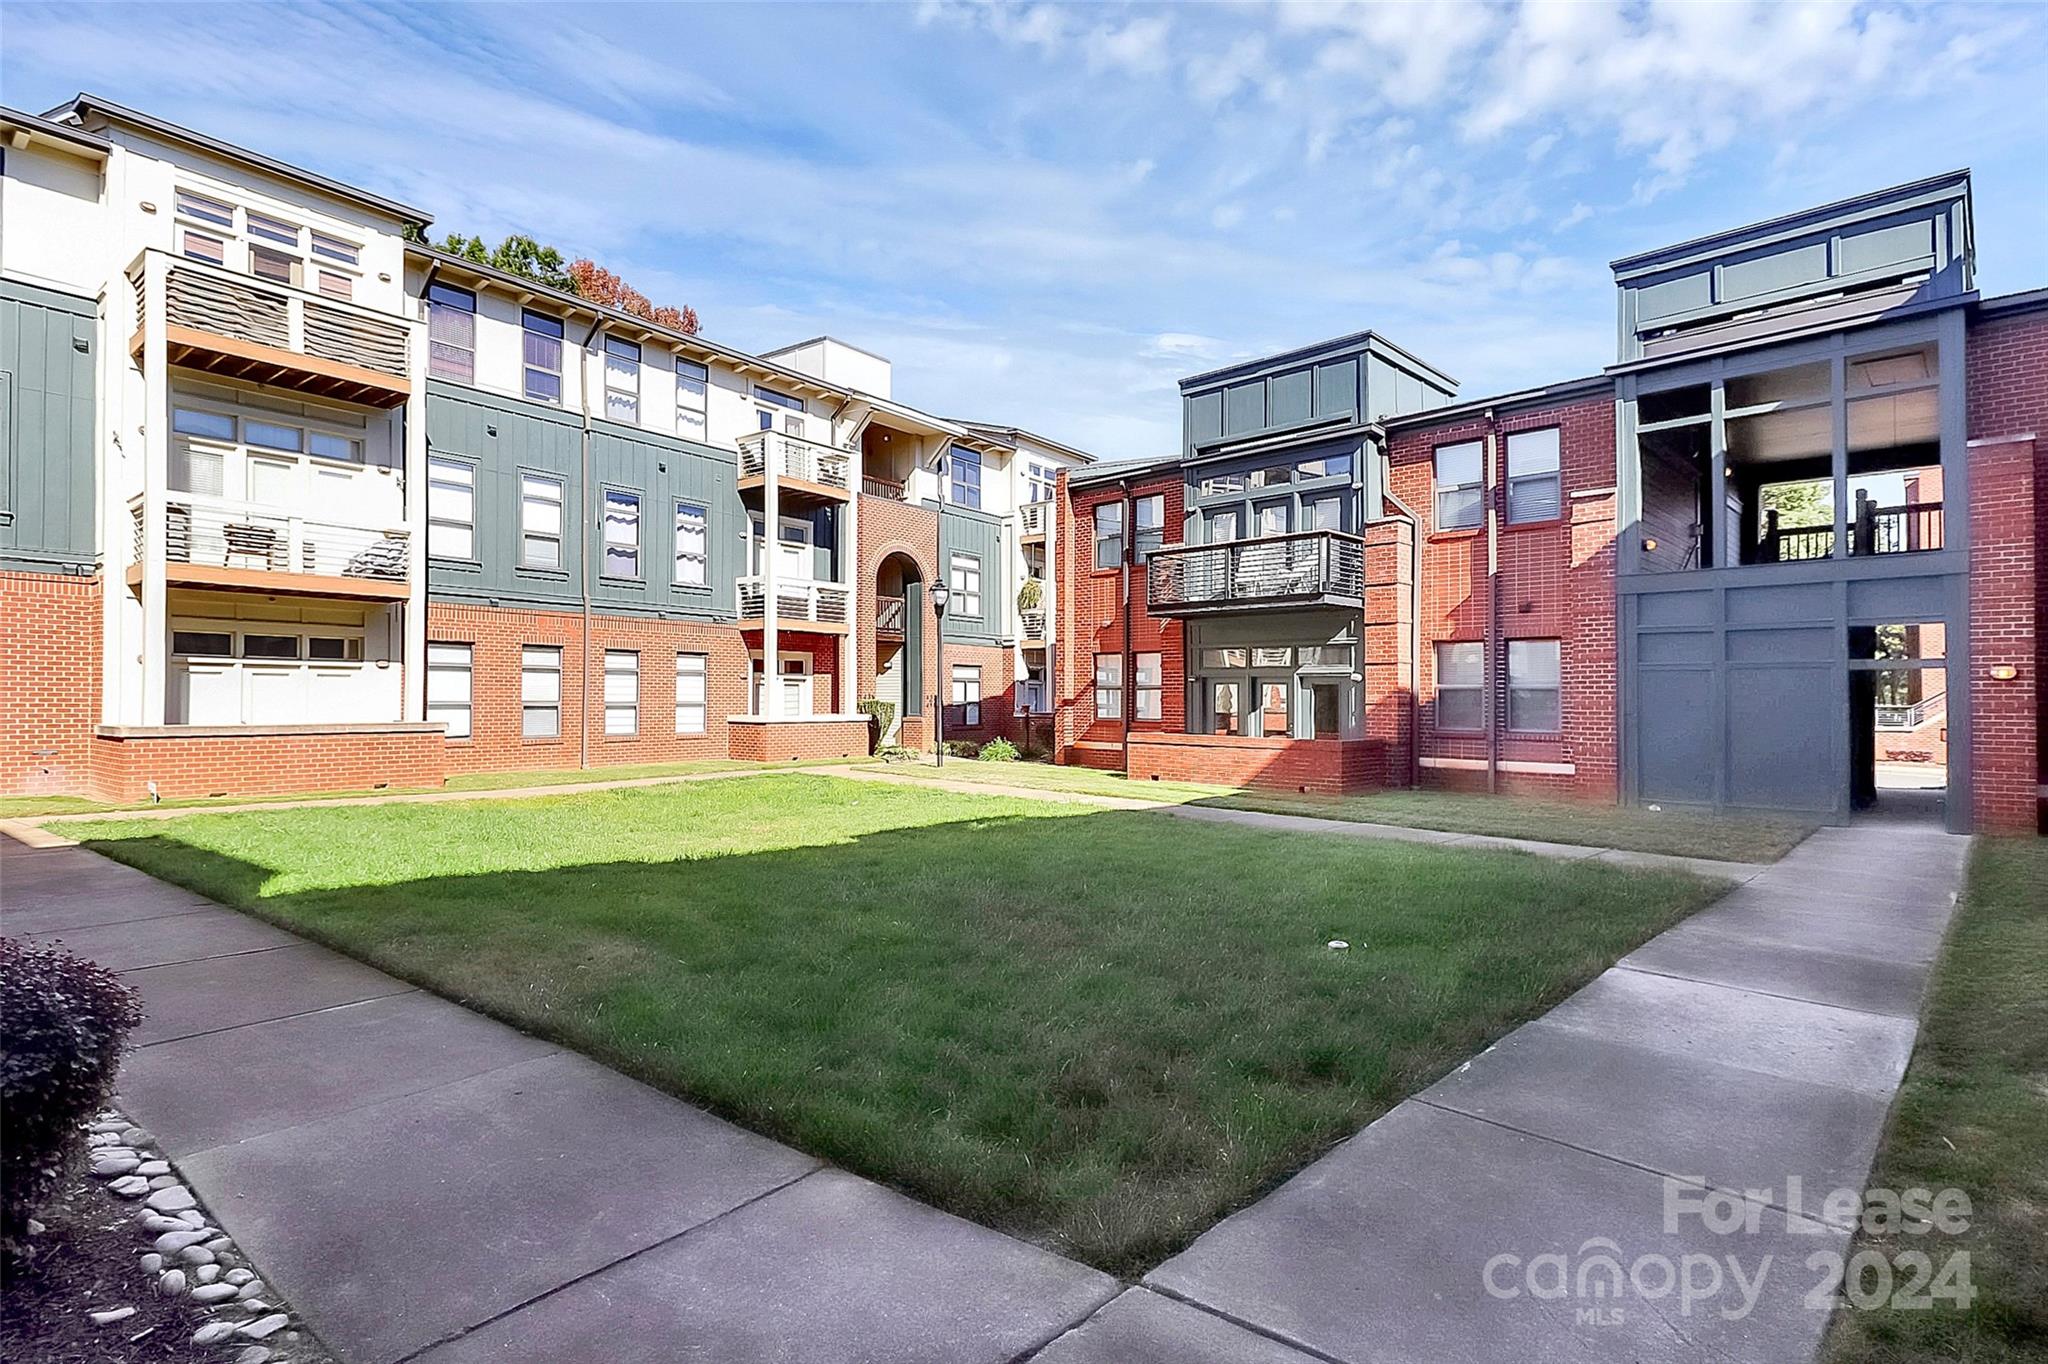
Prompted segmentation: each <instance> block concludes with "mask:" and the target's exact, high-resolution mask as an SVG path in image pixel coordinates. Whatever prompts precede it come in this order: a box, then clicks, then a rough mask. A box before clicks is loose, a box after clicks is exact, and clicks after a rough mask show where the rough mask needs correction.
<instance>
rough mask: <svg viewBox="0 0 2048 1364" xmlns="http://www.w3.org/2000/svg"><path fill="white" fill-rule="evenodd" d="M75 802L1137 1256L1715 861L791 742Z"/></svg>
mask: <svg viewBox="0 0 2048 1364" xmlns="http://www.w3.org/2000/svg"><path fill="white" fill-rule="evenodd" d="M69 832H72V833H74V834H76V835H77V836H79V837H81V838H84V839H86V840H89V841H90V844H91V846H92V847H94V848H96V849H97V850H99V851H101V852H105V853H107V854H109V855H111V856H114V857H116V858H119V859H121V860H123V861H126V862H130V863H132V864H134V865H136V866H139V867H141V868H143V869H144V870H147V871H150V872H153V873H155V874H157V875H160V876H163V877H165V878H166V879H169V880H173V881H176V882H179V883H180V884H183V885H186V886H190V887H192V888H193V889H195V890H198V891H201V892H202V893H204V894H207V895H210V896H213V897H215V898H217V899H220V900H223V901H225V902H227V903H230V904H235V905H239V906H243V907H245V908H249V909H251V910H253V911H254V912H256V913H257V914H259V915H261V916H263V917H265V918H268V919H271V920H274V921H276V922H278V923H280V924H283V925H285V926H287V927H290V928H292V929H294V930H297V931H299V932H302V933H305V934H306V935H307V936H309V937H313V938H317V939H319V940H321V941H323V942H327V943H330V944H332V945H334V946H336V947H339V948H341V949H342V950H344V951H348V952H351V953H353V954H354V955H356V956H359V957H362V958H363V959H365V960H367V961H370V962H372V963H374V964H376V965H378V966H380V967H382V968H384V969H385V970H388V971H391V972H392V973H394V974H396V975H399V976H402V977H404V978H406V979H408V980H411V981H414V982H416V983H418V984H421V985H424V986H426V987H428V988H430V989H434V990H437V991H439V992H440V993H442V994H445V995H447V996H449V997H451V998H454V999H457V1000H460V1001H462V1002H464V1003H467V1004H470V1005H472V1006H474V1007H478V1008H481V1009H484V1010H486V1011H488V1012H490V1013H492V1014H495V1015H497V1016H498V1017H501V1018H503V1019H505V1020H507V1021H508V1022H511V1023H514V1024H516V1025H517V1026H519V1027H522V1028H525V1029H528V1030H530V1031H533V1032H536V1033H539V1034H542V1035H545V1036H548V1037H551V1038H554V1039H557V1040H559V1041H561V1042H563V1043H565V1044H567V1045H569V1046H572V1047H574V1048H576V1049H578V1050H580V1051H583V1052H586V1053H588V1054H590V1055H592V1056H595V1057H598V1058H599V1059H601V1060H603V1061H605V1062H607V1063H609V1064H612V1065H614V1066H617V1067H619V1068H620V1069H622V1070H624V1071H626V1072H628V1073H630V1074H632V1075H635V1076H638V1077H640V1078H642V1079H645V1080H648V1081H650V1082H652V1083H654V1084H656V1085H659V1086H661V1087H663V1088H666V1089H668V1090H670V1091H672V1092H674V1093H677V1094H680V1095H683V1096H685V1097H687V1098H690V1099H692V1100H695V1101H697V1102H700V1103H703V1104H705V1105H706V1106H708V1107H710V1108H712V1109H714V1110H716V1111H718V1112H721V1113H724V1114H726V1115H728V1116H730V1117H732V1118H734V1119H735V1120H737V1121H739V1122H740V1123H742V1124H744V1125H746V1126H748V1127H751V1128H753V1129H755V1130H758V1131H762V1132H766V1133H768V1134H771V1135H773V1136H776V1137H778V1138H781V1139H782V1140H785V1141H787V1142H789V1143H791V1144H792V1145H794V1146H797V1147H799V1148H801V1149H803V1150H806V1151H809V1152H812V1153H814V1154H816V1155H818V1156H821V1157H823V1158H825V1159H828V1160H831V1161H834V1162H837V1163H838V1164H840V1165H842V1166H844V1167H846V1168H848V1169H851V1170H854V1171H857V1172H859V1173H861V1174H864V1175H868V1176H871V1177H874V1178H877V1179H881V1180H884V1181H886V1182H888V1183H890V1184H893V1185H895V1186H897V1187H899V1188H901V1189H903V1190H905V1191H907V1192H909V1193H911V1194H913V1195H914V1196H917V1197H920V1198H923V1199H926V1200H928V1201H930V1202H933V1203H935V1204H937V1205H939V1206H941V1207H944V1208H946V1209H948V1210H950V1211H953V1212H956V1213H959V1214H961V1215H963V1216H967V1217H970V1218H973V1219H975V1220H978V1221H980V1222H983V1223H985V1224H988V1225H991V1226H995V1227H999V1228H1002V1229H1004V1230H1007V1231H1011V1232H1014V1233H1017V1234H1019V1235H1023V1236H1026V1237H1028V1238H1030V1239H1033V1240H1035V1241H1038V1242H1039V1243H1041V1244H1045V1245H1048V1246H1051V1247H1053V1248H1055V1249H1058V1250H1060V1251H1063V1252H1065V1253H1068V1254H1071V1255H1075V1256H1077V1257H1079V1258H1081V1259H1084V1260H1087V1261H1088V1262H1090V1263H1093V1264H1096V1265H1099V1266H1101V1267H1103V1268H1104V1269H1108V1270H1110V1271H1112V1272H1115V1273H1119V1274H1126V1275H1135V1274H1137V1273H1139V1272H1141V1271H1142V1270H1144V1269H1145V1268H1147V1267H1149V1266H1151V1265H1153V1264H1156V1263H1157V1262H1158V1261H1159V1260H1160V1259H1161V1258H1162V1257H1163V1256H1165V1255H1167V1254H1169V1253H1171V1252H1172V1251H1174V1250H1176V1249H1178V1248H1179V1247H1181V1246H1183V1245H1185V1244H1186V1243H1187V1242H1188V1241H1189V1240H1190V1239H1191V1238H1192V1237H1194V1236H1195V1235H1196V1234H1197V1233H1199V1232H1200V1231H1202V1230H1203V1229H1205V1228H1206V1227H1208V1226H1210V1225H1211V1224H1213V1223H1214V1222H1215V1221H1216V1220H1217V1219H1218V1218H1219V1217H1221V1216H1223V1215H1224V1214H1226V1213H1228V1212H1230V1211H1231V1210H1232V1209H1234V1208H1237V1207H1240V1206H1242V1205H1243V1204H1245V1203H1246V1202H1248V1201H1250V1200H1251V1199H1252V1198H1254V1197H1256V1196H1257V1195H1258V1194H1259V1193H1260V1192H1262V1191H1263V1190H1265V1189H1267V1188H1270V1187H1271V1186H1272V1185H1273V1184H1274V1183H1275V1182H1276V1181H1277V1180H1279V1179H1280V1178H1282V1177H1283V1176H1285V1175H1286V1174H1288V1173H1289V1172H1291V1171H1293V1170H1295V1169H1298V1168H1299V1167H1300V1166H1302V1165H1303V1164H1305V1163H1306V1162H1308V1161H1309V1160H1311V1159H1313V1158H1314V1157H1316V1156H1317V1155H1319V1154H1320V1153H1321V1152H1323V1151H1324V1150H1326V1149H1327V1148H1328V1147H1329V1146H1330V1145H1331V1144H1333V1143H1334V1142H1337V1141H1339V1140H1341V1139H1343V1138H1344V1137H1346V1136H1348V1135H1350V1134H1351V1133H1352V1132H1353V1131H1355V1130H1356V1129H1357V1128H1358V1127H1360V1126H1361V1125H1362V1124H1364V1123H1366V1122H1368V1121H1370V1120H1371V1119H1372V1118H1374V1117H1376V1116H1378V1115H1379V1114H1380V1113H1382V1112H1384V1111H1385V1110H1386V1109H1387V1108H1388V1107H1389V1106H1391V1105H1392V1104H1393V1103H1395V1102H1396V1101H1398V1100H1399V1099H1401V1098H1402V1097H1404V1096H1406V1095H1408V1094H1411V1093H1413V1092H1414V1091H1416V1090H1417V1089H1419V1088H1421V1087H1422V1086H1424V1085H1425V1084H1427V1083H1428V1082H1429V1081H1431V1080H1432V1079H1434V1078H1435V1077H1437V1076H1439V1075H1441V1074H1442V1073H1444V1072H1445V1071H1447V1070H1448V1069H1449V1068H1451V1067H1452V1066H1454V1065H1456V1064H1457V1063H1459V1062H1460V1061H1462V1060H1463V1059H1464V1058H1466V1057H1467V1056H1469V1055H1470V1054H1472V1053H1473V1052H1475V1051H1477V1050H1478V1049H1479V1048H1480V1047H1482V1046H1484V1045H1485V1044H1486V1043H1488V1042H1489V1041H1491V1040H1492V1039H1494V1038H1497V1037H1499V1036H1500V1035H1501V1034H1502V1033H1504V1032H1506V1031H1507V1030H1508V1029H1509V1028H1511V1027H1513V1026H1514V1025H1515V1024H1516V1023H1518V1022H1520V1021H1522V1020H1524V1019H1527V1018H1529V1017H1531V1016H1532V1015H1535V1014H1537V1013H1540V1012H1542V1011H1543V1010H1544V1009H1546V1008H1548V1007H1550V1006H1551V1005H1553V1004H1555V1003H1557V1002H1558V1001H1559V1000H1560V999H1562V998H1563V997H1564V996H1565V995H1566V994H1568V993H1569V992H1570V991H1572V990H1573V989H1575V988H1577V987H1578V986H1579V985H1581V984H1583V983H1584V982H1585V981H1587V980H1589V979H1590V978H1591V977H1593V976H1594V975H1595V974H1597V973H1598V972H1599V971H1600V970H1602V969H1603V968H1605V967H1606V966H1607V965H1609V964H1610V963H1611V962H1613V961H1614V959H1615V958H1616V957H1618V956H1620V955H1621V954H1623V953H1624V952H1626V951H1628V950H1629V949H1630V948H1631V947H1633V946H1634V945H1636V944H1637V943H1639V942H1641V941H1642V940H1643V939H1645V938H1647V937H1649V936H1651V935H1652V934H1654V933H1656V932H1658V931H1659V930H1661V929H1663V928H1665V927H1668V926H1669V925H1670V924H1672V923H1673V922H1675V921H1677V920H1678V919H1680V918H1682V917H1684V916H1685V915H1687V914H1689V913H1691V912H1692V911H1694V910H1695V909H1697V908H1699V907H1700V906H1701V905H1702V904H1704V903H1705V902H1706V901H1708V900H1710V899H1711V898H1713V896H1714V895H1715V894H1716V893H1718V890H1719V886H1718V883H1710V882H1706V881H1702V880H1698V879H1696V878H1693V877H1689V876H1683V875H1676V874H1664V873H1645V872H1642V871H1638V870H1633V869H1622V868H1616V867H1609V866H1604V865H1581V864H1573V863H1561V862H1556V861H1551V860H1546V859H1539V858H1533V857H1527V856H1523V855H1518V854H1510V853H1496V852H1482V851H1476V850H1474V851H1456V852H1451V851H1445V850H1441V849H1432V848H1426V847H1418V846H1412V845H1405V844H1393V843H1385V844H1378V843H1365V844H1360V843H1353V842H1350V841H1339V840H1328V839H1320V838H1311V837H1303V836H1300V835H1292V834H1274V833H1268V832H1264V831H1259V830H1248V829H1235V828H1224V827H1216V826H1211V825H1199V826H1198V825H1194V824H1189V823H1185V822H1183V821H1179V820H1173V819H1168V818H1163V817H1161V816H1159V815H1157V814H1152V813H1148V812H1130V811H1108V810H1102V809H1091V808H1089V807H1086V806H1078V805H1062V804H1052V803H1048V802H1038V801H1030V800H1023V799H1008V798H1003V797H999V796H986V797H984V796H980V795H968V794H962V793H958V792H951V791H936V790H923V789H919V788H917V787H913V786H909V785H907V784H906V785H894V784H887V785H885V784H879V783H867V782H849V781H842V780H834V779H829V778H823V777H807V776H801V775H798V776H786V777H776V778H760V779H738V780H734V781H721V782H702V783H692V784H687V785H680V786H673V787H658V788H646V789H639V790H627V791H611V792H584V793H565V794H563V795H561V796H553V797H548V798H545V799H534V800H518V801H506V802H493V803H489V804H477V805H468V804H463V803H449V804H441V805H426V806H382V807H345V808H335V809H302V810H293V811H271V812H260V811H259V812H249V813H245V814H233V815H202V816H195V817H193V818H191V819H183V820H178V821H175V822H173V823H170V824H163V823H146V822H140V821H130V822H128V823H125V824H123V823H119V822H109V823H105V824H93V825H89V826H81V827H75V828H73V829H72V830H69ZM1332 938H1344V939H1347V940H1349V941H1350V942H1351V943H1352V947H1351V949H1350V950H1349V951H1347V952H1334V951H1331V950H1329V949H1327V948H1326V947H1325V946H1324V944H1325V943H1326V942H1327V941H1328V940H1329V939H1332Z"/></svg>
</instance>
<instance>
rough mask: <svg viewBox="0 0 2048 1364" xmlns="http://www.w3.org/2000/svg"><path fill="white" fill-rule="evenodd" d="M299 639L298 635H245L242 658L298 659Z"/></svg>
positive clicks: (243, 637)
mask: <svg viewBox="0 0 2048 1364" xmlns="http://www.w3.org/2000/svg"><path fill="white" fill-rule="evenodd" d="M298 656H299V637H298V636H297V635H243V636H242V657H244V658H297V657H298Z"/></svg>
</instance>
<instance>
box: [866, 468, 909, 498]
mask: <svg viewBox="0 0 2048 1364" xmlns="http://www.w3.org/2000/svg"><path fill="white" fill-rule="evenodd" d="M860 490H861V491H862V492H864V493H866V494H867V495H868V496H869V497H886V498H888V499H889V500H890V501H891V502H908V501H909V500H910V491H909V489H907V488H905V487H904V486H903V485H902V484H901V483H898V482H897V481H896V480H895V479H893V478H876V477H875V476H874V475H873V474H862V475H861V476H860Z"/></svg>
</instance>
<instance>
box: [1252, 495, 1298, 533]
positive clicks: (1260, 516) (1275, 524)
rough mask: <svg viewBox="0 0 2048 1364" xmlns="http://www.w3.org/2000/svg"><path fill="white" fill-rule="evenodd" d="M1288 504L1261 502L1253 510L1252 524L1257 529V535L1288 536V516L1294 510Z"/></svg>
mask: <svg viewBox="0 0 2048 1364" xmlns="http://www.w3.org/2000/svg"><path fill="white" fill-rule="evenodd" d="M1293 509H1294V508H1293V505H1292V504H1291V503H1287V502H1261V503H1259V505H1257V506H1256V507H1253V508H1252V524H1253V525H1254V526H1256V527H1257V529H1256V530H1255V531H1254V532H1253V534H1255V535H1259V536H1266V535H1285V534H1287V516H1288V513H1289V512H1291V511H1292V510H1293Z"/></svg>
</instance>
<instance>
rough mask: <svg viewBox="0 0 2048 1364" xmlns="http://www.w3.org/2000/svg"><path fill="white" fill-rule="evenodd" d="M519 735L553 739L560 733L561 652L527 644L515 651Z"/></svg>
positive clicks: (544, 645)
mask: <svg viewBox="0 0 2048 1364" xmlns="http://www.w3.org/2000/svg"><path fill="white" fill-rule="evenodd" d="M519 733H520V735H521V736H522V737H524V738H528V739H555V738H560V737H561V733H562V650H561V648H560V647H559V646H557V645H551V644H528V645H525V646H523V647H522V648H521V649H520V650H519Z"/></svg>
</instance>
